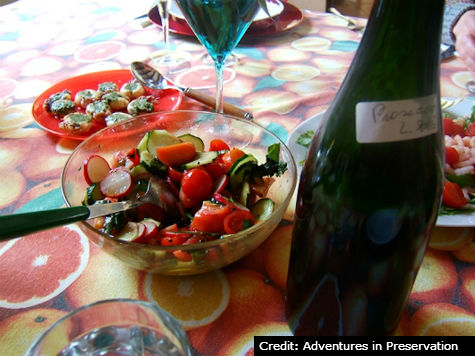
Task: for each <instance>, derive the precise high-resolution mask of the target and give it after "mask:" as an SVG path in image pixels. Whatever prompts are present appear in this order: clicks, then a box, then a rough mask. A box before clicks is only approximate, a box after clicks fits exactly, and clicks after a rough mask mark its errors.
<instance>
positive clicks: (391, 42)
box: [357, 0, 444, 65]
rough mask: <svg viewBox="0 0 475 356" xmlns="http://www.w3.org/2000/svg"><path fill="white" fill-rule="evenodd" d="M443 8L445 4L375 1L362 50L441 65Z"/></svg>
mask: <svg viewBox="0 0 475 356" xmlns="http://www.w3.org/2000/svg"><path fill="white" fill-rule="evenodd" d="M443 8H444V0H417V1H414V0H375V3H374V5H373V8H372V10H371V14H370V17H369V20H368V24H367V28H366V31H365V34H364V36H363V38H362V40H361V44H360V49H362V50H364V51H369V52H370V53H372V54H373V55H375V56H377V54H378V52H380V51H382V50H384V51H385V52H389V53H391V55H392V56H395V57H398V58H400V59H401V60H403V59H407V60H409V61H410V62H411V61H415V62H417V61H427V60H432V59H435V61H434V62H436V63H432V61H431V63H427V64H428V65H432V64H438V61H439V53H440V38H441V30H442V14H443ZM360 52H361V51H360ZM357 55H364V53H357ZM419 64H420V63H417V64H416V65H419Z"/></svg>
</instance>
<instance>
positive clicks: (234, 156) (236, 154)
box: [222, 148, 245, 172]
mask: <svg viewBox="0 0 475 356" xmlns="http://www.w3.org/2000/svg"><path fill="white" fill-rule="evenodd" d="M244 154H245V153H244V152H243V151H241V150H240V149H239V148H233V149H232V150H231V151H229V152H227V153H225V154H223V157H222V161H223V167H224V170H225V171H226V172H227V171H228V170H229V168H231V167H232V166H233V164H234V162H236V161H237V160H238V159H239V158H241V157H242V156H244Z"/></svg>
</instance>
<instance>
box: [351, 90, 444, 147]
mask: <svg viewBox="0 0 475 356" xmlns="http://www.w3.org/2000/svg"><path fill="white" fill-rule="evenodd" d="M437 105H440V103H438V101H437V95H435V94H434V95H429V96H425V97H422V98H414V99H406V100H394V101H367V102H361V103H358V104H356V140H357V141H358V142H359V143H382V142H397V141H405V140H412V139H415V138H420V137H424V136H428V135H432V134H434V133H436V132H437V131H438V130H439V127H438V120H437V113H438V109H437Z"/></svg>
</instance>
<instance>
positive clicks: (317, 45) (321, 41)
mask: <svg viewBox="0 0 475 356" xmlns="http://www.w3.org/2000/svg"><path fill="white" fill-rule="evenodd" d="M291 45H292V47H294V48H295V49H298V50H299V51H313V52H319V51H326V50H328V48H330V45H331V41H330V40H328V39H326V38H323V37H304V38H300V39H298V40H295V41H293V42H292V44H291Z"/></svg>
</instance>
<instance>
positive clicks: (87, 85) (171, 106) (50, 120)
mask: <svg viewBox="0 0 475 356" xmlns="http://www.w3.org/2000/svg"><path fill="white" fill-rule="evenodd" d="M131 79H133V75H132V73H131V72H130V70H128V69H114V70H106V71H100V72H92V73H86V74H82V75H78V76H75V77H71V78H68V79H65V80H63V81H60V82H58V83H56V84H54V85H52V86H51V87H50V88H48V89H47V90H45V91H44V92H43V93H41V94H40V95H39V96H38V97H37V98H36V99H35V101H34V103H33V107H32V114H33V117H34V119H35V121H36V123H37V124H38V125H39V126H40V127H42V128H43V129H44V130H46V131H48V132H50V133H53V134H55V135H57V136H60V137H64V138H69V139H73V140H80V141H82V140H85V139H86V138H88V137H89V136H91V135H92V134H93V133H95V132H97V131H99V130H101V129H103V128H104V127H105V124H101V123H97V122H94V123H93V125H92V128H91V130H90V131H89V132H87V133H84V134H80V135H74V134H71V133H69V132H65V131H63V130H61V129H60V128H59V123H60V122H61V121H60V120H59V119H57V118H55V117H54V116H53V115H51V114H50V113H48V112H46V111H45V110H44V108H43V103H44V101H45V100H46V99H48V98H49V97H50V95H52V94H54V93H57V92H60V91H62V90H64V89H68V90H70V91H71V97H73V98H74V95H75V94H76V93H77V92H78V91H80V90H84V89H96V88H97V86H98V84H100V83H103V82H107V81H112V82H115V83H117V85H118V86H119V88H120V87H121V86H122V85H123V84H125V83H127V82H128V81H130V80H131ZM145 90H146V91H147V94H148V95H153V96H155V97H156V98H158V99H159V100H157V104H156V109H157V110H160V111H172V110H175V109H176V108H177V107H178V106H179V105H180V104H181V101H182V93H181V92H180V91H179V90H178V89H173V88H169V89H162V90H155V89H149V88H145Z"/></svg>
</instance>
